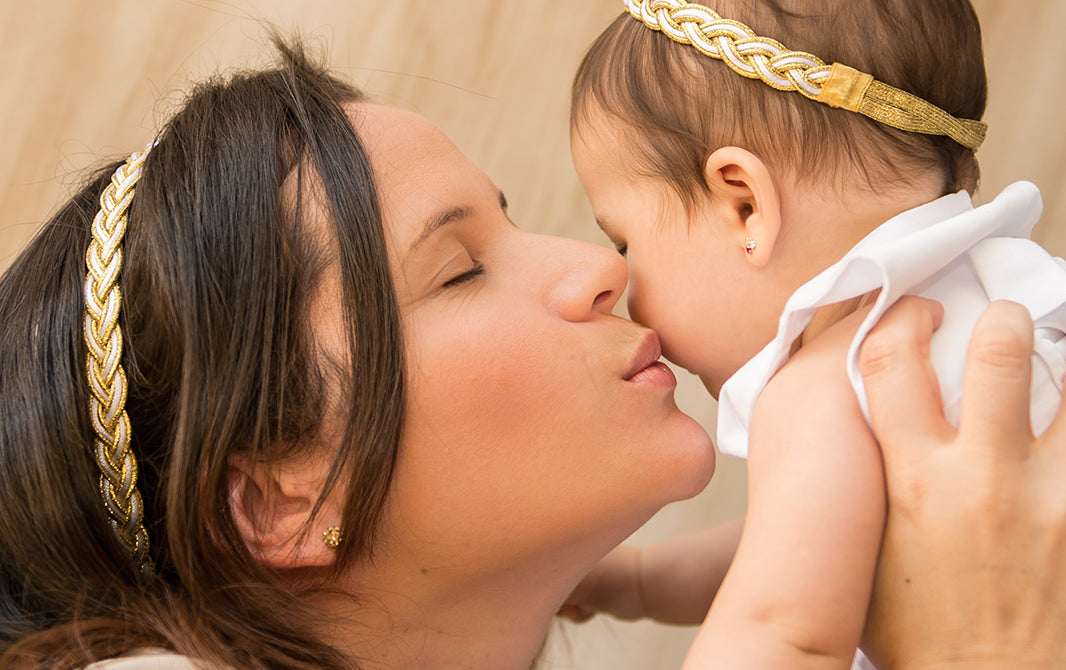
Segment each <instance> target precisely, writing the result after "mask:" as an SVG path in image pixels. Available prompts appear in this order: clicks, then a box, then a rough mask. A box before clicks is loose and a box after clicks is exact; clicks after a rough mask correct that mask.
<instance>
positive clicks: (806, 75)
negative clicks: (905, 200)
mask: <svg viewBox="0 0 1066 670" xmlns="http://www.w3.org/2000/svg"><path fill="white" fill-rule="evenodd" d="M623 2H624V3H625V7H626V9H627V10H629V14H630V15H631V16H633V17H634V18H636V19H640V20H641V21H643V22H644V25H646V26H647V27H649V28H651V29H652V30H659V31H662V32H663V33H665V34H666V35H667V36H668V37H670V39H672V40H674V41H675V42H680V43H681V44H690V45H692V46H693V47H695V48H696V50H697V51H699V52H700V53H702V54H703V55H705V56H710V57H711V58H716V59H718V60H721V61H724V62H725V64H726V65H728V66H729V67H730V68H731V69H732V70H733V71H734V72H737V73H738V74H741V75H743V76H745V77H748V78H749V79H760V80H762V81H763V82H764V83H766V84H767V85H769V86H772V87H773V88H776V89H778V90H781V91H797V92H798V93H800V94H802V95H803V96H805V97H808V98H810V99H811V100H816V101H818V102H821V103H823V104H826V105H829V106H830V107H841V108H844V109H846V110H848V111H851V112H858V113H859V114H862V115H864V116H868V117H870V118H871V119H873V120H875V121H879V122H881V123H884V124H885V125H888V126H892V127H893V128H898V129H900V130H906V131H908V132H913V133H923V134H926V135H946V136H948V137H950V138H951V139H953V140H955V141H956V142H958V143H959V144H961V145H962V146H964V147H966V148H967V149H971V150H976V149H977V147H979V146H981V143H982V142H984V139H985V132H986V131H987V129H988V124H986V123H983V122H981V121H973V120H970V119H956V118H955V117H953V116H952V115H950V114H948V113H947V112H945V111H944V110H942V109H940V108H939V107H937V106H935V105H932V104H930V103H929V102H927V101H925V100H923V99H921V98H919V97H917V96H915V95H912V94H910V93H907V92H906V91H901V90H899V89H898V88H893V87H892V86H889V85H888V84H885V83H884V82H880V81H877V80H876V79H874V78H873V77H872V76H871V75H868V74H865V73H862V72H859V71H858V70H855V69H853V68H850V67H848V66H846V65H841V64H840V63H834V64H833V65H832V66H829V65H826V64H825V63H824V62H822V60H820V59H819V58H818V57H816V56H812V55H811V54H809V53H805V52H802V51H789V50H788V49H786V48H785V47H784V46H783V45H782V44H781V43H780V42H777V41H776V40H773V39H770V38H768V37H760V36H758V35H756V34H755V32H754V31H753V30H752V29H751V28H749V27H747V26H746V25H744V24H743V23H740V22H737V21H732V20H729V19H723V18H722V17H721V16H719V15H718V14H716V13H715V12H714V11H712V10H710V9H708V8H707V7H704V6H703V5H695V4H691V3H687V2H682V1H681V0H623Z"/></svg>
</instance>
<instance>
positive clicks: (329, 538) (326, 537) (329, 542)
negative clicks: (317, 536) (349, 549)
mask: <svg viewBox="0 0 1066 670" xmlns="http://www.w3.org/2000/svg"><path fill="white" fill-rule="evenodd" d="M341 537H342V536H341V529H340V527H339V526H330V527H329V528H327V529H326V532H324V533H322V541H323V542H325V543H326V546H327V547H329V548H330V549H336V548H337V547H339V546H341Z"/></svg>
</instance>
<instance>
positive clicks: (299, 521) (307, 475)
mask: <svg viewBox="0 0 1066 670" xmlns="http://www.w3.org/2000/svg"><path fill="white" fill-rule="evenodd" d="M228 465H229V468H228V472H227V486H228V489H229V490H228V493H229V501H230V509H231V511H232V515H233V520H234V523H235V524H236V526H237V532H239V533H240V535H241V539H243V540H244V544H245V546H246V547H248V551H249V552H250V553H251V554H252V556H253V557H254V558H255V559H256V560H258V561H259V562H260V563H261V564H262V565H264V566H266V567H269V568H279V569H284V568H301V567H321V566H328V565H332V563H333V561H334V559H335V557H336V550H335V549H334V548H331V547H330V546H328V545H327V543H326V542H324V541H323V532H324V531H325V529H326V528H328V527H329V526H330V525H334V524H333V523H331V520H332V521H336V519H333V515H334V510H331V509H330V507H329V505H325V506H323V508H322V509H321V510H320V511H319V513H318V514H317V515H316V516H315V517H314V518H312V515H311V512H312V510H314V507H315V503H316V502H317V501H318V497H319V495H320V493H321V483H322V482H323V481H324V477H323V476H321V475H322V474H323V473H321V472H319V471H318V470H319V468H321V467H322V466H321V465H320V464H318V463H316V462H315V461H314V460H313V459H312V460H311V461H309V462H308V463H306V464H303V465H299V464H293V463H286V464H282V465H277V464H275V465H268V464H267V463H265V462H264V461H263V460H262V459H259V458H253V457H251V456H250V455H249V454H247V453H244V452H240V453H234V454H231V455H230V457H229V461H228ZM311 524H315V525H314V526H313V527H312V525H311ZM336 525H338V526H339V523H338V524H336Z"/></svg>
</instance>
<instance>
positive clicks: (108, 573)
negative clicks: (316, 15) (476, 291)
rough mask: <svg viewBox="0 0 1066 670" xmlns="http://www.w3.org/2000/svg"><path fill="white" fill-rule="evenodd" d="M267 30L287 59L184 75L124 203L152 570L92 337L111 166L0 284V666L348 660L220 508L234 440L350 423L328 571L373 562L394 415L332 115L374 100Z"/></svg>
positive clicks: (395, 336) (396, 348) (350, 169)
mask: <svg viewBox="0 0 1066 670" xmlns="http://www.w3.org/2000/svg"><path fill="white" fill-rule="evenodd" d="M275 41H276V44H277V47H278V50H279V52H280V63H279V65H278V66H277V67H276V68H274V69H267V70H262V71H252V72H243V73H238V74H234V75H230V76H228V77H226V78H219V79H217V80H214V81H209V82H206V83H203V84H201V85H199V86H197V87H196V88H195V90H194V91H193V92H192V93H191V95H190V96H189V98H188V100H187V101H186V102H185V103H184V105H183V106H182V108H181V110H180V111H179V112H178V113H177V114H176V115H175V116H174V117H173V118H172V119H171V120H170V121H169V122H168V123H167V124H166V126H165V127H164V128H163V130H162V131H161V132H160V134H159V137H158V140H159V144H158V145H157V146H156V147H155V148H154V149H153V150H152V151H151V153H150V155H149V156H148V159H147V162H146V163H145V167H144V172H143V175H142V177H141V180H140V182H139V184H138V186H137V191H136V196H135V197H134V200H133V205H132V208H131V210H130V215H129V225H128V228H127V235H126V240H125V250H124V269H123V274H122V276H121V278H120V285H121V291H122V296H123V312H122V319H121V322H120V323H121V327H122V330H123V333H124V337H125V345H126V346H125V351H124V354H123V359H122V364H123V366H124V367H125V370H126V373H127V377H128V380H129V383H128V387H129V395H128V399H127V412H128V414H129V418H130V423H131V425H132V431H133V440H132V448H133V452H134V454H135V455H136V458H137V460H138V462H139V465H140V475H141V476H140V480H139V484H138V485H139V487H140V489H141V492H142V494H143V496H144V500H145V506H146V513H145V521H146V525H147V528H148V534H149V537H150V539H151V552H152V557H153V560H154V562H155V566H156V572H155V575H154V576H153V577H150V578H145V577H143V576H141V575H140V573H139V572H138V570H137V569H136V566H134V565H133V563H132V562H131V561H130V559H129V555H128V553H127V551H126V549H125V548H124V547H123V545H122V544H121V543H120V542H119V541H118V540H117V539H116V538H115V537H114V536H113V534H112V532H111V530H110V528H109V526H108V518H107V515H106V513H105V509H104V506H103V501H102V499H101V496H100V492H99V490H98V488H97V487H98V484H97V480H98V476H99V474H98V470H97V466H96V464H95V462H94V460H93V456H92V446H91V445H92V441H93V432H92V427H91V425H90V421H89V413H88V406H89V404H88V403H89V390H88V381H87V377H86V372H85V356H86V347H85V345H84V344H83V341H82V334H81V332H82V315H83V310H84V307H83V303H82V296H81V291H82V285H83V282H84V279H85V267H84V266H85V260H84V258H85V252H86V249H87V247H88V244H89V238H90V233H89V228H90V223H91V221H92V219H93V217H94V215H95V214H96V211H97V209H98V206H99V205H98V200H99V197H100V194H101V193H102V192H103V190H104V187H105V186H106V185H107V183H108V180H109V179H110V176H111V174H112V173H113V172H114V170H115V168H116V167H117V166H118V163H115V164H111V165H107V166H105V167H103V168H102V169H101V170H100V171H99V172H97V173H96V174H95V175H94V176H93V177H92V178H91V179H90V180H89V181H88V183H87V184H86V186H85V187H84V188H83V189H82V190H81V191H80V192H78V193H77V194H76V195H75V196H74V197H73V198H72V199H71V200H70V201H69V202H68V203H67V204H66V205H65V206H63V207H62V208H61V210H60V211H59V212H58V214H56V215H55V217H54V218H53V219H52V220H50V221H49V222H47V223H46V224H45V226H44V228H43V230H42V231H41V232H40V233H39V234H38V236H37V237H36V238H35V239H34V240H33V242H32V243H31V244H30V246H29V247H28V248H27V249H26V251H25V252H23V253H22V254H21V255H20V256H19V258H18V259H17V260H16V261H15V263H14V264H13V265H12V267H11V268H10V269H9V270H8V271H7V273H6V274H5V275H4V276H3V278H2V280H0V652H2V653H3V656H2V657H0V665H2V666H3V667H5V668H9V667H11V668H18V667H26V668H29V667H33V668H39V667H49V668H76V667H81V666H83V665H85V664H86V663H88V662H91V661H93V660H98V659H101V658H106V657H109V656H113V655H116V654H119V653H122V652H125V651H129V650H131V649H134V648H141V647H163V648H170V649H174V650H177V651H178V652H180V653H183V654H187V655H189V656H192V657H195V658H202V659H206V660H208V661H210V662H212V663H215V664H226V665H229V666H232V667H234V668H340V667H350V662H349V661H346V660H345V659H343V657H342V656H341V655H340V654H339V653H338V652H337V651H336V650H334V649H333V648H331V647H330V646H329V645H328V644H327V643H325V642H322V641H320V640H318V639H316V637H315V636H314V634H313V632H312V626H311V625H310V624H311V622H313V621H315V615H314V613H313V612H310V611H308V609H307V608H306V607H305V606H304V605H302V604H301V602H302V599H301V598H300V596H301V595H302V594H301V593H298V592H296V591H295V590H294V589H293V588H292V587H289V586H285V585H283V584H282V581H281V580H280V579H279V578H278V575H277V574H272V573H271V572H270V571H268V570H266V569H264V568H263V567H261V566H260V565H259V563H257V561H255V560H254V559H253V558H252V556H251V555H250V553H249V551H248V550H247V548H246V547H245V545H244V542H243V539H242V537H241V535H240V534H239V533H238V532H237V529H236V528H235V525H234V520H233V518H232V515H231V512H230V507H229V497H228V489H227V469H228V467H227V466H228V462H229V459H230V457H231V455H233V454H235V453H241V454H243V455H244V456H247V458H249V459H252V460H264V461H266V462H267V463H268V464H269V463H276V462H278V461H279V460H281V459H283V458H285V457H286V456H289V455H291V454H292V453H293V451H294V450H296V449H303V448H312V445H315V444H316V439H317V438H321V437H323V436H321V435H320V429H321V426H322V425H323V421H324V420H325V419H327V418H331V417H333V418H335V419H337V420H339V421H340V422H341V423H342V424H343V425H344V433H343V438H342V439H341V440H340V444H339V448H337V449H336V451H335V453H334V452H331V454H332V456H333V463H332V470H331V473H330V476H329V478H328V480H327V484H326V488H327V491H328V490H329V489H330V488H331V487H333V486H335V485H336V484H337V483H339V482H340V483H343V484H344V485H345V486H346V487H347V488H348V494H347V498H346V501H345V508H344V510H343V513H344V517H343V518H344V520H345V526H344V532H345V542H344V544H343V545H342V546H341V548H340V549H339V551H338V555H337V569H338V570H342V569H343V568H344V566H345V565H350V563H351V562H352V561H353V560H355V559H356V558H359V557H367V556H368V555H369V554H370V553H371V548H372V547H373V545H374V538H375V534H376V533H378V532H379V531H380V530H381V528H380V526H381V519H382V509H383V504H384V500H385V496H386V493H387V491H388V488H389V483H390V478H391V475H392V469H393V464H394V461H395V456H396V450H397V447H398V443H399V433H400V426H401V422H402V413H403V388H404V387H403V374H402V372H403V367H402V342H401V332H400V320H399V311H398V307H397V305H396V298H395V293H394V290H393V287H392V282H391V279H390V273H389V266H388V261H387V254H386V245H385V236H384V232H383V229H382V221H381V213H380V210H379V204H378V198H377V195H376V193H375V190H374V181H373V175H372V172H371V167H370V163H369V161H368V158H367V155H366V152H365V150H364V148H363V146H362V144H361V143H360V140H359V138H358V136H357V135H356V132H355V130H354V129H353V126H352V124H351V122H350V120H349V118H348V116H347V114H346V111H345V109H344V105H346V104H348V103H352V102H357V101H360V100H362V99H363V96H362V94H361V93H360V92H359V91H357V90H356V89H355V88H353V87H352V86H350V85H348V84H346V83H344V82H342V81H340V80H338V79H337V78H335V77H334V76H332V75H331V74H329V73H328V72H327V71H326V70H325V69H324V68H323V67H322V66H320V65H318V64H316V63H314V62H312V60H311V59H310V58H308V57H307V56H306V54H305V51H304V49H303V48H302V47H301V46H300V45H299V44H298V43H290V44H286V43H284V42H283V41H281V40H275ZM287 179H295V181H296V184H297V187H296V188H295V189H294V190H292V191H291V192H292V193H295V194H296V195H295V197H286V196H285V195H284V193H289V192H290V191H289V190H285V191H284V192H283V188H282V186H283V182H285V181H286V180H287ZM290 183H292V182H290ZM302 185H313V188H303V187H302ZM309 193H311V194H314V195H313V197H314V198H315V200H316V201H321V202H316V203H314V206H311V205H309V204H308V203H307V202H306V200H307V199H308V194H309ZM321 212H325V213H326V215H325V216H326V218H327V221H324V222H323V221H321V220H316V217H317V218H318V219H321V218H322V215H321V214H320V213H321ZM323 230H325V231H327V232H325V233H323ZM334 265H335V266H336V269H337V270H339V274H340V277H341V283H342V286H343V298H342V306H341V307H342V309H343V313H344V316H345V318H346V323H347V324H348V333H347V335H348V345H349V350H348V352H347V356H348V360H344V361H337V360H331V359H330V358H329V357H327V356H326V354H325V353H324V352H323V351H321V350H319V348H318V347H317V346H316V338H315V333H314V332H313V330H312V326H311V325H309V320H308V313H309V309H310V305H311V301H312V298H313V296H314V295H315V292H316V288H317V286H318V283H319V281H320V279H321V276H322V274H323V272H324V271H325V270H326V269H327V266H328V267H330V269H331V270H333V269H334ZM337 398H340V399H341V400H340V402H339V403H338V402H337V400H336V399H337ZM322 441H324V440H322ZM322 441H320V442H318V444H321V443H322ZM331 444H335V442H334V443H331Z"/></svg>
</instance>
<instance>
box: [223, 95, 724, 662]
mask: <svg viewBox="0 0 1066 670" xmlns="http://www.w3.org/2000/svg"><path fill="white" fill-rule="evenodd" d="M349 113H350V118H351V119H352V123H353V125H354V127H355V128H356V131H357V132H358V133H359V135H360V137H361V139H362V140H363V141H364V143H365V145H366V148H367V151H368V154H369V156H370V159H371V163H372V165H373V167H374V171H375V179H376V182H377V187H378V191H379V197H380V199H381V206H382V211H383V216H384V221H385V226H386V231H387V239H388V242H389V251H390V263H391V265H392V268H393V275H394V280H395V284H396V291H397V298H398V300H399V304H400V307H401V311H402V320H403V328H404V336H405V341H406V350H405V354H406V360H407V368H408V369H407V372H408V389H407V393H408V396H407V409H406V411H407V414H406V419H405V423H404V427H403V435H402V445H401V449H400V453H399V458H398V463H397V469H396V473H395V478H394V482H393V485H392V489H391V491H390V496H389V500H388V505H387V510H386V520H385V526H384V527H385V529H386V530H385V533H384V536H383V537H382V539H381V542H380V543H379V546H378V547H377V548H376V553H375V557H374V560H373V561H372V562H371V561H364V562H361V563H359V564H357V565H356V566H354V567H353V569H352V570H350V571H349V572H348V573H347V574H346V575H344V577H343V579H342V581H341V583H340V584H338V586H339V587H340V588H341V590H342V591H344V592H347V593H350V594H358V598H359V606H358V607H356V608H355V609H356V612H355V614H354V615H353V614H352V610H353V608H352V601H351V598H350V597H348V596H345V595H337V596H330V597H322V601H321V603H319V604H320V607H321V608H322V610H323V611H324V612H333V613H334V614H336V620H335V621H334V622H333V623H332V624H331V625H330V626H328V627H327V629H326V630H323V635H324V636H326V637H327V639H330V640H332V641H334V642H335V643H336V644H337V645H338V646H339V647H340V648H341V649H344V650H346V651H347V652H348V653H350V654H351V655H352V656H353V657H355V658H360V659H366V658H371V659H374V662H373V663H372V664H370V665H367V666H366V667H374V668H378V667H380V668H389V667H397V668H399V667H402V668H422V667H424V668H451V667H457V668H458V667H486V668H487V667H492V668H524V667H529V665H530V663H531V662H532V660H533V658H534V656H535V655H536V653H537V650H538V649H539V646H540V644H541V641H542V640H543V637H544V634H545V633H546V631H547V628H548V626H549V624H550V621H551V619H552V616H553V615H554V614H555V612H556V611H557V610H558V609H559V607H560V605H561V604H562V603H563V601H564V599H565V598H566V596H567V594H568V593H569V592H570V591H571V590H572V588H573V587H574V585H576V584H577V582H578V581H579V580H580V578H581V577H582V575H583V574H584V573H586V572H587V571H588V570H589V569H590V568H591V567H592V565H594V564H595V562H596V561H597V560H599V559H600V558H602V556H603V555H604V554H606V553H607V552H608V551H609V550H610V549H611V548H612V547H613V546H615V545H616V544H617V543H618V542H620V541H621V540H623V539H624V538H625V537H626V536H627V535H628V534H630V533H631V532H632V531H633V530H635V529H636V528H637V527H639V526H640V525H641V524H643V523H644V522H645V521H646V520H647V519H648V518H650V517H651V516H652V515H653V514H654V513H655V512H656V511H657V510H658V509H660V508H661V507H662V506H663V505H665V504H666V503H668V502H671V501H675V500H680V499H683V498H687V497H691V496H693V495H695V494H696V493H698V492H699V491H700V490H702V489H703V488H704V486H705V485H706V484H707V482H708V481H709V479H710V477H711V475H712V473H713V471H714V449H713V445H712V443H711V441H710V438H709V437H708V436H707V434H706V432H705V431H704V430H703V428H702V427H700V425H699V424H698V423H696V422H695V421H694V420H692V419H691V418H689V417H687V416H686V415H684V414H682V413H681V412H680V411H679V410H678V409H677V406H676V405H675V403H674V399H673V391H674V387H675V383H676V382H675V380H674V378H673V375H672V373H670V371H669V369H668V368H666V367H665V366H664V365H663V364H662V363H656V362H655V361H657V359H658V357H659V345H658V338H657V337H656V336H655V334H654V333H653V332H651V331H650V330H648V329H646V328H644V327H641V326H638V325H636V324H634V323H632V322H630V321H628V320H627V319H624V318H621V317H617V316H613V315H612V314H611V312H612V310H613V309H614V307H615V304H616V302H617V300H618V298H619V296H620V295H621V293H622V291H623V289H624V288H625V285H626V281H627V272H626V268H625V264H624V263H623V262H622V260H621V258H620V257H618V255H617V254H615V253H613V252H611V251H609V250H605V249H602V248H599V247H595V246H592V245H588V244H583V243H579V242H575V241H571V240H565V239H560V238H553V237H545V236H539V235H533V234H530V233H526V232H523V231H521V230H520V229H519V228H517V227H516V226H515V225H514V224H513V223H512V222H511V221H510V219H509V218H508V216H507V214H506V211H505V207H504V206H503V205H502V196H501V194H500V192H499V190H498V189H497V188H496V187H495V185H493V183H492V181H491V180H490V179H489V178H488V177H487V176H486V175H485V174H484V173H483V172H482V171H481V170H479V169H478V168H477V167H476V166H475V165H474V164H473V163H471V162H470V161H469V160H468V159H467V158H466V157H465V156H463V154H462V153H460V152H459V151H458V149H456V148H455V146H454V145H453V144H452V143H451V142H450V141H449V140H448V139H447V137H445V136H444V135H443V134H442V133H441V132H440V131H439V130H438V129H437V128H436V127H435V126H433V125H432V124H431V123H429V122H428V121H426V120H425V119H423V118H421V117H419V116H416V115H414V114H411V113H408V112H402V111H399V110H395V109H391V108H388V107H382V106H377V105H358V106H353V107H352V108H350V110H349ZM432 222H436V224H435V225H434V224H433V223H432ZM339 291H340V288H339V284H338V276H337V274H336V273H331V272H330V271H327V277H326V279H325V281H324V284H323V286H322V289H321V294H320V296H319V298H318V299H317V300H316V304H315V307H314V309H313V310H312V318H313V322H314V325H313V327H314V328H315V330H316V333H318V334H319V341H320V343H322V344H323V346H324V347H326V348H327V351H328V352H329V353H330V354H331V355H335V356H341V351H342V349H341V348H340V347H338V346H337V344H338V343H339V341H340V340H339V337H340V335H339V334H340V333H342V332H343V329H342V327H341V319H342V315H341V313H340V309H339V302H338V301H337V300H336V299H335V298H333V296H336V295H339ZM330 349H332V351H330ZM634 373H635V374H634ZM326 432H327V434H328V432H329V431H328V430H327V431H326ZM324 447H325V448H328V445H324ZM236 470H238V472H243V473H245V474H244V476H238V477H236V478H235V479H236V480H238V481H243V482H244V486H245V488H246V489H247V488H249V487H254V488H255V489H256V490H258V491H261V492H267V493H265V494H263V495H255V496H248V495H243V496H242V495H237V496H235V498H234V499H235V500H236V501H237V503H238V505H242V506H243V507H244V512H243V516H244V518H246V519H259V520H262V519H268V520H271V524H272V525H273V526H274V527H275V530H274V531H273V532H263V529H262V527H261V526H262V523H260V524H259V526H260V528H259V532H258V533H252V532H249V533H248V535H247V538H246V539H247V541H248V542H249V544H250V547H251V548H252V549H253V551H254V552H257V553H259V554H260V555H270V556H273V557H275V558H274V559H273V560H274V564H275V565H277V566H278V567H287V568H314V567H316V566H322V565H328V564H329V562H330V558H331V553H330V551H329V550H328V549H327V548H325V547H324V544H323V543H322V542H321V539H320V533H314V532H312V533H310V534H309V535H308V536H306V537H301V536H300V535H299V534H298V529H299V528H300V527H301V526H302V527H306V524H308V523H313V524H314V527H316V528H317V527H321V528H323V529H324V528H325V527H326V526H330V525H338V526H341V527H343V526H344V520H343V519H342V518H340V516H339V515H340V511H339V510H340V502H339V501H340V496H339V495H334V496H332V497H331V498H330V499H327V500H326V501H325V504H324V506H323V509H322V512H321V514H320V516H319V517H316V518H315V519H313V520H312V519H310V518H309V517H308V511H309V509H310V505H311V504H313V502H314V501H315V500H317V486H318V482H320V481H321V478H322V476H323V475H324V472H323V471H322V466H321V465H320V464H319V462H318V461H316V460H314V459H310V458H309V459H307V460H306V462H303V463H297V464H294V465H293V466H292V468H291V469H286V470H283V471H281V472H274V473H265V472H262V471H260V470H257V468H256V467H255V465H254V464H243V465H241V467H240V468H236ZM338 493H339V492H338ZM279 501H280V502H279ZM238 516H241V515H238ZM248 527H252V524H250V523H249V524H248ZM263 537H268V538H269V537H272V538H273V544H271V545H269V546H268V545H266V544H264V543H263V541H262V540H261V539H260V538H263ZM515 603H521V606H520V607H516V606H515Z"/></svg>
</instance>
